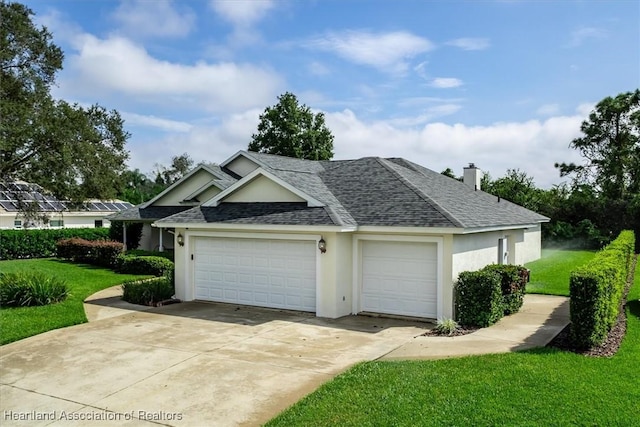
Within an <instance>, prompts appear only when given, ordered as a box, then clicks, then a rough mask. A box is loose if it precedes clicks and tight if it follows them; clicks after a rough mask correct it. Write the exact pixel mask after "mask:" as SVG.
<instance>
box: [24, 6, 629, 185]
mask: <svg viewBox="0 0 640 427" xmlns="http://www.w3.org/2000/svg"><path fill="white" fill-rule="evenodd" d="M26 4H27V5H28V6H29V7H31V8H32V9H33V10H34V12H36V22H37V23H39V24H42V25H46V26H47V27H48V28H49V29H50V31H51V32H52V33H53V36H54V41H55V43H56V44H58V45H59V46H60V47H62V48H63V50H64V52H65V63H64V70H63V71H62V72H60V73H59V75H58V80H57V81H58V86H57V87H56V88H55V89H54V91H53V93H54V96H56V97H58V98H62V99H66V100H68V101H71V102H78V103H81V104H86V105H88V104H92V103H99V104H100V105H103V106H105V107H107V108H109V109H116V110H118V111H120V113H121V114H122V116H123V117H124V119H125V126H126V129H127V130H128V131H129V132H130V133H131V134H132V136H131V139H130V140H129V144H128V148H129V150H130V152H131V157H130V159H129V162H128V164H129V166H130V167H132V168H139V169H140V170H141V171H143V172H145V173H148V172H151V171H152V170H153V169H154V165H155V164H157V163H160V164H165V165H166V164H168V163H169V162H170V158H171V156H173V155H177V154H182V153H184V152H187V153H189V154H190V155H191V157H192V158H193V159H194V160H196V161H201V160H204V161H208V162H222V161H223V160H224V159H225V158H227V157H228V156H230V155H231V154H233V153H235V152H236V151H238V150H240V149H246V147H247V145H248V143H249V140H250V138H251V134H252V133H253V132H255V129H256V126H257V123H258V116H259V114H260V113H261V112H262V111H263V110H264V108H265V107H267V106H269V105H273V104H275V103H276V102H277V96H278V95H280V94H282V93H284V92H285V91H291V92H293V93H295V94H296V95H297V96H298V98H299V100H300V101H301V102H302V103H305V104H306V105H308V106H309V107H311V108H312V109H313V110H315V111H322V112H324V113H325V115H326V120H327V124H328V126H329V128H330V129H331V130H332V131H333V133H334V135H335V141H334V145H335V153H336V156H335V158H336V159H345V158H358V157H364V156H384V157H392V156H394V157H395V156H397V157H405V158H407V159H409V160H412V161H415V162H417V163H420V164H422V165H424V166H426V167H428V168H430V169H433V170H437V171H441V170H443V169H444V168H446V167H451V168H452V169H454V171H456V172H458V173H461V172H462V167H463V166H465V165H466V164H467V163H469V162H475V163H476V164H477V165H478V166H479V167H481V168H482V169H483V170H485V171H488V172H490V173H491V175H492V176H493V177H494V178H497V177H500V176H503V175H504V173H505V172H506V170H507V169H508V168H511V169H515V168H518V169H520V170H523V171H526V172H527V173H529V174H530V175H532V176H533V177H534V178H535V182H536V184H537V185H539V186H542V187H549V186H551V185H553V184H557V183H559V182H561V181H562V180H561V179H560V177H559V176H558V173H557V171H556V170H555V169H554V167H553V163H554V162H562V161H580V160H581V159H580V157H579V156H578V155H577V153H576V152H575V151H573V150H571V149H569V148H568V146H569V143H570V142H571V140H572V139H573V138H575V137H577V136H579V135H580V133H579V128H580V123H581V122H582V120H584V119H585V118H586V117H587V115H588V113H589V111H590V110H591V109H592V108H593V106H594V105H595V103H597V102H598V101H599V100H601V99H602V98H604V97H606V96H615V95H616V94H618V93H620V92H627V91H631V90H634V89H636V88H638V87H639V86H640V2H637V1H615V0H613V1H592V0H584V1H569V0H564V1H518V0H510V1H509V0H504V1H455V0H453V1H426V0H421V1H413V0H400V1H387V0H384V1H377V0H366V1H365V0H341V1H339V0H335V1H334V0H315V1H302V0H300V1H297V0H277V1H269V0H264V1H263V0H237V1H236V0H222V1H216V0H210V1H205V0H198V1H195V0H194V1H169V0H125V1H115V0H114V1H109V0H101V1H83V0H49V1H36V0H33V1H26Z"/></svg>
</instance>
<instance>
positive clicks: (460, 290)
mask: <svg viewBox="0 0 640 427" xmlns="http://www.w3.org/2000/svg"><path fill="white" fill-rule="evenodd" d="M528 278H529V271H528V270H527V269H526V268H524V267H522V266H519V265H507V264H492V265H488V266H486V267H484V268H483V269H482V270H480V271H464V272H462V273H460V275H459V276H458V281H457V282H456V285H455V308H456V319H457V320H458V322H460V324H461V325H464V326H478V327H481V328H484V327H486V326H490V325H493V324H494V323H496V322H497V321H498V320H500V319H501V318H502V316H504V315H509V314H512V313H516V312H517V311H518V310H520V307H522V303H523V302H524V293H525V287H526V284H527V281H528Z"/></svg>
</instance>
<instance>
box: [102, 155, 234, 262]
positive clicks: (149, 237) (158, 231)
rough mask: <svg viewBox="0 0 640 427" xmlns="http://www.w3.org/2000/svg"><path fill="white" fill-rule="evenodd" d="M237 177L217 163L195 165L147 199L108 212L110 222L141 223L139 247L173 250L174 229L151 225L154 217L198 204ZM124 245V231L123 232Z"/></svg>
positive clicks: (161, 216)
mask: <svg viewBox="0 0 640 427" xmlns="http://www.w3.org/2000/svg"><path fill="white" fill-rule="evenodd" d="M237 178H239V177H238V176H234V175H232V174H229V173H228V172H225V171H223V170H222V168H220V166H217V165H206V164H202V165H198V166H197V167H196V168H194V169H193V170H191V171H190V172H189V173H188V174H186V175H185V176H183V177H182V178H181V179H179V180H178V181H176V182H174V183H173V184H172V185H170V186H169V187H167V188H166V189H165V190H164V191H163V192H161V193H160V194H158V195H157V196H156V197H154V198H153V199H151V200H149V201H148V202H145V203H142V204H140V205H137V206H132V207H130V208H129V209H126V210H124V211H121V212H118V213H116V214H113V215H109V216H108V217H107V219H109V220H111V221H122V222H123V223H124V224H129V223H142V224H143V226H142V237H141V239H140V244H139V248H141V249H146V250H160V251H163V250H165V249H173V242H174V238H173V232H172V230H169V229H166V228H156V227H151V224H152V223H153V222H155V221H157V220H160V219H163V218H166V217H169V216H171V215H174V214H177V213H180V212H183V211H186V210H188V209H191V208H193V207H194V206H199V205H200V204H201V203H203V202H205V201H207V200H209V199H211V198H212V197H213V196H215V195H216V194H218V193H220V192H221V191H222V190H225V189H226V188H228V187H229V186H231V184H233V183H235V182H236V181H237ZM124 243H125V245H126V231H125V235H124Z"/></svg>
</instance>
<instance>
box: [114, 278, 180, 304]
mask: <svg viewBox="0 0 640 427" xmlns="http://www.w3.org/2000/svg"><path fill="white" fill-rule="evenodd" d="M174 294H175V288H174V286H173V282H172V281H171V279H169V278H168V277H154V278H153V279H147V280H138V281H132V282H125V283H123V284H122V299H123V300H125V301H127V302H130V303H132V304H141V305H156V304H158V303H159V302H160V301H164V300H167V299H170V298H171V297H173V295H174Z"/></svg>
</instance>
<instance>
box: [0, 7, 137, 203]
mask: <svg viewBox="0 0 640 427" xmlns="http://www.w3.org/2000/svg"><path fill="white" fill-rule="evenodd" d="M32 15H33V12H32V11H31V10H30V9H29V8H28V7H26V6H24V5H22V4H19V3H8V2H5V1H1V2H0V73H1V74H0V117H1V118H2V119H1V120H0V180H4V181H11V180H24V181H29V182H33V183H37V184H39V185H41V186H42V187H44V188H45V189H47V190H49V191H51V192H52V193H53V194H54V195H55V196H57V197H59V198H61V199H67V200H71V201H76V202H81V201H83V200H84V199H87V198H112V197H115V196H116V194H117V193H118V191H119V189H120V187H121V185H122V182H121V180H120V175H121V173H122V172H123V171H124V169H125V166H124V162H125V160H126V159H127V158H128V152H127V151H126V150H125V144H126V141H127V139H128V138H129V134H128V133H127V132H126V131H125V130H124V129H123V125H124V123H123V120H122V118H121V117H120V115H119V114H118V112H117V111H107V110H106V109H105V108H103V107H100V106H98V105H94V106H92V107H89V108H83V107H81V106H79V105H77V104H74V105H71V104H69V103H67V102H65V101H61V100H60V101H56V100H54V99H53V98H52V97H51V94H50V88H51V85H53V84H54V83H55V75H56V72H57V71H59V70H60V69H62V60H63V57H64V55H63V53H62V50H61V49H60V48H59V47H57V46H56V45H55V44H54V43H53V41H52V36H51V34H50V33H49V31H48V30H47V29H46V28H45V27H41V28H39V27H37V26H36V25H35V24H34V23H33V21H32V20H31V17H32Z"/></svg>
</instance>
